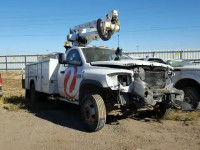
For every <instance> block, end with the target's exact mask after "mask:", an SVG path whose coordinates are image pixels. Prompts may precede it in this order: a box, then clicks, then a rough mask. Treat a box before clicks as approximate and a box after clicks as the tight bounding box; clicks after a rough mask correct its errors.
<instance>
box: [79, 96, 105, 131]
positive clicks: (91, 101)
mask: <svg viewBox="0 0 200 150" xmlns="http://www.w3.org/2000/svg"><path fill="white" fill-rule="evenodd" d="M81 115H82V119H83V123H84V125H85V126H86V128H87V129H88V130H89V131H91V132H95V131H98V130H101V129H102V128H103V127H104V125H105V123H106V108H105V104H104V101H103V99H102V97H101V96H100V95H99V94H86V95H85V96H84V98H83V100H82V104H81Z"/></svg>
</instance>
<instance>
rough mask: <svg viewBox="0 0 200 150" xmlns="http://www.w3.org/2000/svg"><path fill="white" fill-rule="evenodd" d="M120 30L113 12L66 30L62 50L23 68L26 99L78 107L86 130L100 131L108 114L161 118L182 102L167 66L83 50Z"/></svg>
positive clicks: (103, 51) (104, 51) (103, 50)
mask: <svg viewBox="0 0 200 150" xmlns="http://www.w3.org/2000/svg"><path fill="white" fill-rule="evenodd" d="M119 30H120V23H119V19H118V11H116V10H113V11H112V12H111V13H109V14H107V15H106V17H105V18H104V19H102V20H101V19H98V20H95V21H92V22H88V23H85V24H81V25H78V26H75V27H73V28H71V29H70V34H69V35H68V40H69V41H71V42H72V45H73V46H72V47H70V46H69V45H66V46H65V48H66V52H65V53H60V54H58V55H55V56H54V58H48V59H44V60H43V61H40V62H37V63H33V64H29V65H27V66H26V78H25V88H26V96H27V97H29V98H30V101H31V102H32V103H34V102H36V101H39V100H42V99H45V98H46V96H48V95H53V96H57V97H58V98H59V99H60V100H62V101H66V102H70V103H74V104H77V105H81V114H82V119H83V122H84V124H85V125H86V127H87V128H88V129H89V130H90V131H98V130H100V129H102V128H103V127H104V125H105V123H106V116H107V114H109V113H110V112H111V111H113V110H117V112H119V111H120V113H123V112H124V111H132V110H137V111H138V110H149V111H150V112H153V114H155V116H156V117H157V118H163V117H165V116H166V115H167V114H168V113H169V111H170V109H171V108H172V107H176V108H178V107H179V106H178V105H177V104H178V103H181V102H182V101H183V97H184V94H183V92H182V91H181V90H177V89H175V88H173V84H172V83H171V77H172V76H173V72H172V69H173V68H172V67H171V66H169V65H165V64H160V63H155V62H147V61H141V60H132V59H131V58H129V57H128V56H126V55H124V54H122V53H121V51H120V49H119V48H118V49H117V51H114V50H111V49H108V48H97V47H85V46H86V45H88V44H89V43H90V42H91V41H93V40H98V39H99V38H101V39H102V40H104V41H106V40H109V39H110V38H111V36H112V35H113V34H114V32H117V31H119Z"/></svg>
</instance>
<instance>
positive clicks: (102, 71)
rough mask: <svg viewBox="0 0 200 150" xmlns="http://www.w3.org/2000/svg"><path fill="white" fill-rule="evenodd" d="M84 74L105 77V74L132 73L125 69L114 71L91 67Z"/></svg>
mask: <svg viewBox="0 0 200 150" xmlns="http://www.w3.org/2000/svg"><path fill="white" fill-rule="evenodd" d="M85 73H89V74H98V75H107V74H121V73H122V74H133V71H131V70H127V69H115V68H112V69H110V68H108V67H91V68H90V69H86V70H85Z"/></svg>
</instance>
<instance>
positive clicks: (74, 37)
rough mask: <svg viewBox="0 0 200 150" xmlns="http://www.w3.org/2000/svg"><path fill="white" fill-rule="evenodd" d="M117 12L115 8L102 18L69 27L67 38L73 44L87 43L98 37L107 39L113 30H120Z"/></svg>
mask: <svg viewBox="0 0 200 150" xmlns="http://www.w3.org/2000/svg"><path fill="white" fill-rule="evenodd" d="M118 14H119V12H118V11H117V10H113V11H111V12H110V13H109V14H107V15H106V17H105V18H104V19H98V20H94V21H91V22H87V23H84V24H81V25H78V26H75V27H73V28H71V29H70V34H69V35H68V36H67V39H68V40H69V41H71V42H72V44H73V46H83V45H88V44H89V43H90V42H92V41H93V40H99V38H101V39H102V40H103V41H108V40H109V39H110V38H111V36H112V35H113V34H114V32H115V31H116V32H119V31H120V22H119V19H118Z"/></svg>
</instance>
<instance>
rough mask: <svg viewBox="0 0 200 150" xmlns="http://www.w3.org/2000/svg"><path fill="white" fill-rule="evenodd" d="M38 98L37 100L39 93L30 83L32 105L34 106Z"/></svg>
mask: <svg viewBox="0 0 200 150" xmlns="http://www.w3.org/2000/svg"><path fill="white" fill-rule="evenodd" d="M38 98H39V93H38V92H37V91H36V90H35V84H34V83H32V84H31V88H30V102H31V103H32V104H35V103H36V102H37V101H38Z"/></svg>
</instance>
